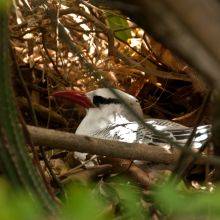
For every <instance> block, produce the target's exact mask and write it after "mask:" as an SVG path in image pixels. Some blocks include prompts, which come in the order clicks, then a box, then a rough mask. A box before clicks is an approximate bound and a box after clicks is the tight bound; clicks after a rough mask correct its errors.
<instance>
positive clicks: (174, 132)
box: [53, 88, 211, 148]
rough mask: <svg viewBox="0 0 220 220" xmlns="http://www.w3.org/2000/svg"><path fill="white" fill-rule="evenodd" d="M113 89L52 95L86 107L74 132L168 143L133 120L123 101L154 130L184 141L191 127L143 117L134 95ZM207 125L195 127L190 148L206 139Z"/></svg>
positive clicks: (116, 138)
mask: <svg viewBox="0 0 220 220" xmlns="http://www.w3.org/2000/svg"><path fill="white" fill-rule="evenodd" d="M113 90H114V92H115V93H117V94H118V95H115V94H114V93H112V91H111V90H109V89H107V88H100V89H96V90H94V91H91V92H88V93H81V92H78V91H72V90H67V91H59V92H55V93H54V94H53V96H54V97H61V98H64V99H68V100H70V101H72V102H75V103H78V104H80V105H81V106H83V107H85V108H86V110H87V113H86V116H85V118H84V119H83V120H82V122H81V123H80V125H79V127H78V128H77V130H76V134H79V135H87V136H92V137H97V138H101V139H114V140H118V141H124V142H129V143H132V142H137V143H146V144H153V145H156V146H163V147H170V145H169V144H168V143H167V142H166V141H165V140H163V139H162V138H161V137H159V136H158V135H156V134H154V133H153V132H152V131H151V130H149V129H148V128H147V127H146V126H143V125H140V124H139V123H138V122H137V120H136V117H135V116H134V115H133V114H132V112H131V111H130V110H128V109H127V107H126V106H125V105H124V102H126V103H127V105H129V106H130V108H131V109H132V111H134V112H135V113H136V114H137V115H138V116H139V117H141V118H142V119H143V120H144V121H145V123H146V124H150V125H152V126H153V127H154V128H155V129H156V130H157V131H161V132H163V133H164V134H165V135H166V136H167V137H169V138H171V139H172V140H173V141H176V142H178V143H179V144H180V145H184V144H185V143H186V141H187V139H188V138H189V136H190V134H191V132H192V128H189V127H186V126H183V125H180V124H178V123H175V122H172V121H169V120H161V119H154V118H152V119H144V117H143V112H142V109H141V106H140V104H139V101H138V99H136V98H135V97H134V96H132V95H129V94H127V93H125V92H122V91H120V90H118V89H113ZM119 97H120V98H119ZM120 99H123V101H121V100H120ZM210 129H211V126H210V125H202V126H199V127H197V130H196V134H195V137H194V139H193V141H192V148H200V147H201V146H202V145H203V143H205V142H206V140H207V139H208V137H209V136H210Z"/></svg>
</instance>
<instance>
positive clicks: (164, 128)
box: [92, 119, 211, 148]
mask: <svg viewBox="0 0 220 220" xmlns="http://www.w3.org/2000/svg"><path fill="white" fill-rule="evenodd" d="M145 122H146V124H150V125H152V126H153V127H154V128H155V129H156V130H157V131H161V132H163V134H164V135H165V136H166V137H169V138H171V139H172V140H173V141H176V142H178V143H179V144H180V145H184V144H185V143H186V141H187V140H188V138H189V137H190V135H191V132H192V128H189V127H186V126H183V125H180V124H177V123H175V122H172V121H168V120H160V119H147V120H146V121H145ZM210 130H211V125H202V126H199V127H197V130H196V134H195V137H194V139H193V141H192V147H193V148H200V147H201V146H202V145H203V143H204V142H205V141H206V140H207V139H208V137H209V136H210ZM92 136H94V137H98V138H102V139H111V140H119V141H124V142H129V143H133V142H137V143H146V144H152V145H158V146H170V145H169V144H168V143H167V142H166V141H165V140H164V139H163V138H161V137H160V136H159V135H157V134H154V133H153V132H152V131H151V130H149V129H147V127H145V126H142V125H139V124H138V123H137V122H129V123H123V124H110V125H109V126H108V127H106V128H105V129H103V130H100V131H97V132H95V133H94V134H93V135H92Z"/></svg>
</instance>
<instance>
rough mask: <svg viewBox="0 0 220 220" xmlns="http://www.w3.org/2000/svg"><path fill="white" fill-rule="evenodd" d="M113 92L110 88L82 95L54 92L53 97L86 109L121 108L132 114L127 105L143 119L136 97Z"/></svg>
mask: <svg viewBox="0 0 220 220" xmlns="http://www.w3.org/2000/svg"><path fill="white" fill-rule="evenodd" d="M112 90H113V92H112V91H111V90H110V89H108V88H99V89H96V90H94V91H91V92H88V93H82V92H78V91H74V90H66V91H58V92H54V93H53V94H52V96H54V97H59V98H63V99H66V100H69V101H71V102H73V103H77V104H79V105H81V106H83V107H84V108H86V109H90V108H92V109H93V110H95V109H96V108H97V109H98V110H99V111H100V110H102V109H103V110H105V109H106V108H107V107H108V109H112V110H114V109H116V108H118V107H121V109H123V110H124V111H125V112H127V114H130V115H131V113H130V112H129V110H127V108H126V105H124V103H126V104H127V105H128V106H129V107H130V108H131V109H132V110H133V111H135V113H136V114H138V115H139V116H141V117H143V112H142V109H141V106H140V104H139V101H138V99H136V98H135V97H134V96H132V95H129V94H127V93H125V92H123V91H121V90H118V89H112Z"/></svg>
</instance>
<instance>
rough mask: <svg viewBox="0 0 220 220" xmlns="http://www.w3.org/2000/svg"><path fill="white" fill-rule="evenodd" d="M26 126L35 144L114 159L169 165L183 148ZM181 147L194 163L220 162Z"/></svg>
mask: <svg viewBox="0 0 220 220" xmlns="http://www.w3.org/2000/svg"><path fill="white" fill-rule="evenodd" d="M27 127H28V130H29V132H30V135H31V137H32V140H33V143H34V144H35V145H42V146H45V147H50V148H56V149H63V150H64V149H65V150H69V151H79V152H86V153H90V154H98V155H103V156H110V157H116V158H125V159H131V160H145V161H152V162H156V163H167V164H170V163H175V162H177V161H178V159H179V156H180V153H181V151H182V150H184V148H174V149H171V150H166V149H164V148H162V147H159V146H153V145H147V144H137V143H125V142H119V141H113V140H103V139H98V138H92V137H87V136H82V135H75V134H72V133H68V132H62V131H56V130H52V129H46V128H39V127H34V126H27ZM185 150H187V152H189V153H190V154H192V155H193V156H195V157H196V158H197V161H196V163H197V164H204V163H207V162H209V163H212V164H220V159H219V158H217V157H214V156H212V157H207V156H204V155H197V154H196V152H194V151H192V150H191V149H185Z"/></svg>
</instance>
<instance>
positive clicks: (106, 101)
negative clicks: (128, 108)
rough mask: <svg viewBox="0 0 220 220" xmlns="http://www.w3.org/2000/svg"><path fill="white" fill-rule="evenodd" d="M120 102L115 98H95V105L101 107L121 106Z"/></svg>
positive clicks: (97, 96)
mask: <svg viewBox="0 0 220 220" xmlns="http://www.w3.org/2000/svg"><path fill="white" fill-rule="evenodd" d="M119 103H120V101H119V100H118V99H114V98H104V97H102V96H99V95H95V96H93V104H94V105H96V106H97V107H99V105H108V104H119Z"/></svg>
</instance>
